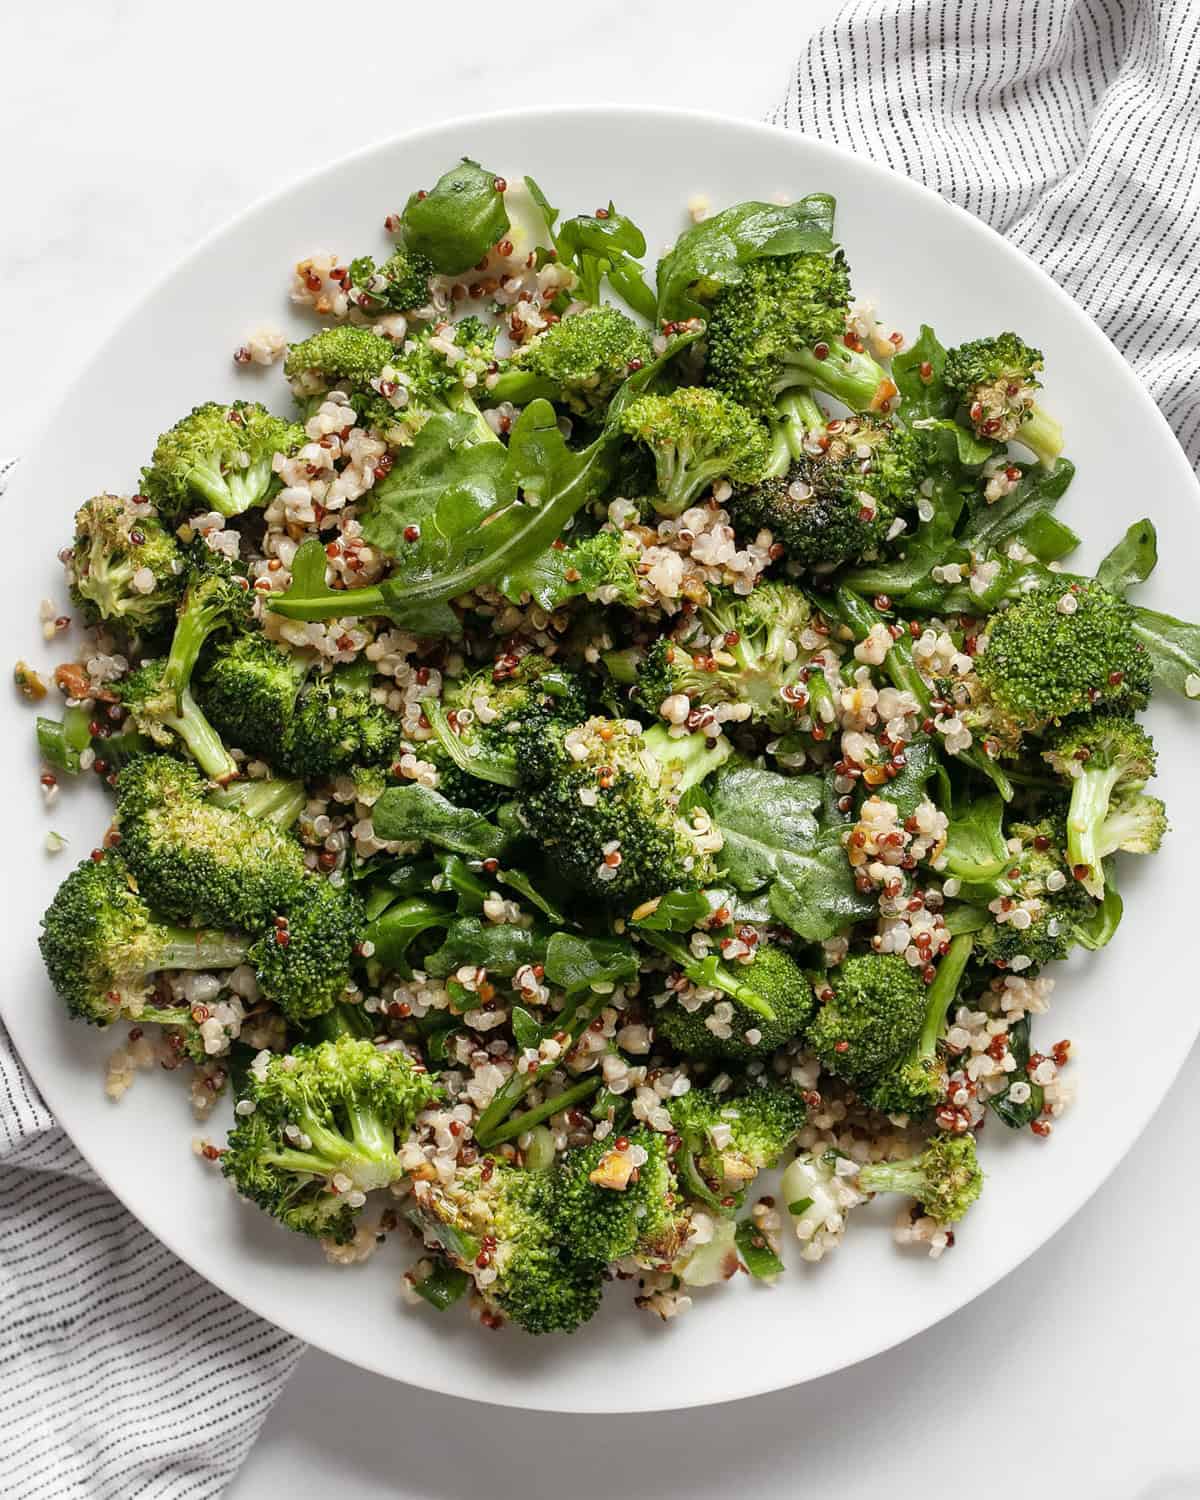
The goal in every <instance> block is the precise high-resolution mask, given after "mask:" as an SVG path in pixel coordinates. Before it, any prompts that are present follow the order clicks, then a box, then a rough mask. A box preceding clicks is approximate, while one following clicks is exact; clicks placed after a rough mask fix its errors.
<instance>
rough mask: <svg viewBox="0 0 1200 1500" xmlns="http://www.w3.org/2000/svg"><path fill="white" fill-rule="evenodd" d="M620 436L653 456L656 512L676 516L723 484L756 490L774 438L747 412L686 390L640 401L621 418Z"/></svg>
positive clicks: (724, 398)
mask: <svg viewBox="0 0 1200 1500" xmlns="http://www.w3.org/2000/svg"><path fill="white" fill-rule="evenodd" d="M619 420H620V427H621V431H622V432H623V433H624V434H625V435H626V437H630V438H633V439H635V440H636V441H637V442H639V443H644V444H645V446H646V447H647V448H649V450H650V451H651V453H653V455H654V462H655V466H656V471H657V483H658V495H657V497H655V498H654V500H653V504H654V508H655V510H657V511H658V512H659V514H660V515H664V516H678V515H680V514H681V513H682V512H683V511H685V510H686V509H687V508H688V506H689V505H691V503H692V501H693V500H695V499H696V498H697V497H698V496H699V495H701V494H702V493H703V491H704V490H706V489H708V488H710V487H711V486H712V485H714V484H715V483H716V482H717V481H718V480H720V479H728V480H730V481H731V482H732V483H734V484H753V483H755V481H756V480H758V479H760V478H761V477H762V475H763V473H764V472H765V470H766V466H767V462H768V459H769V457H770V438H769V436H768V433H767V429H766V427H765V426H764V425H763V424H762V422H760V421H759V420H758V418H757V417H755V416H754V415H753V414H752V413H751V412H749V411H747V410H746V408H745V407H744V406H739V405H738V403H737V402H736V401H732V400H730V399H729V397H727V396H724V395H722V394H721V393H720V392H719V391H710V390H704V389H702V388H700V387H698V386H682V387H680V388H679V389H678V390H675V391H671V392H670V393H669V394H668V395H665V396H659V395H648V396H639V397H638V399H637V400H636V401H633V402H631V403H630V404H629V406H627V407H626V408H625V410H624V411H623V412H622V413H621V416H620V419H619Z"/></svg>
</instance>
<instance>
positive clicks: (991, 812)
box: [945, 797, 1009, 881]
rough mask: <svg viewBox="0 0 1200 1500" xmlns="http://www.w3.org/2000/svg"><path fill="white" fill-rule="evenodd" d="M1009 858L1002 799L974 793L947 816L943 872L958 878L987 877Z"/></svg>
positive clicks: (1004, 864) (986, 878)
mask: <svg viewBox="0 0 1200 1500" xmlns="http://www.w3.org/2000/svg"><path fill="white" fill-rule="evenodd" d="M1008 862H1009V853H1008V843H1007V841H1006V840H1005V837H1004V800H1003V798H1001V797H977V798H974V799H972V801H971V802H970V803H968V804H967V806H966V807H965V808H963V810H962V811H961V812H958V811H956V812H955V813H954V815H953V816H952V817H951V819H950V827H949V829H948V830H947V834H946V865H945V873H946V874H947V875H952V876H954V877H956V878H957V879H958V880H967V881H981V880H991V879H993V878H994V877H995V876H997V875H999V874H1000V872H1001V871H1002V870H1003V869H1004V868H1005V866H1006V865H1007V864H1008Z"/></svg>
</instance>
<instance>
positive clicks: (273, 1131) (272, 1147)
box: [221, 1036, 441, 1244]
mask: <svg viewBox="0 0 1200 1500" xmlns="http://www.w3.org/2000/svg"><path fill="white" fill-rule="evenodd" d="M242 1097H243V1098H245V1099H248V1100H249V1101H250V1102H251V1103H252V1104H253V1105H254V1109H253V1111H252V1112H250V1113H248V1114H239V1115H238V1117H237V1124H236V1125H235V1126H234V1128H233V1129H232V1130H231V1131H230V1133H229V1139H228V1142H227V1146H226V1150H225V1151H224V1152H223V1153H222V1156H221V1171H222V1172H223V1173H224V1174H225V1176H226V1177H227V1178H229V1180H230V1181H231V1182H232V1183H233V1185H234V1187H235V1188H236V1189H237V1191H238V1192H239V1193H240V1194H241V1196H242V1197H244V1198H248V1199H249V1200H250V1201H251V1202H252V1203H255V1204H257V1205H258V1207H259V1208H261V1209H263V1210H264V1211H265V1212H266V1213H269V1214H270V1215H271V1217H272V1218H275V1219H278V1220H279V1222H280V1223H281V1224H284V1225H285V1226H286V1227H287V1228H288V1229H293V1230H297V1231H298V1232H299V1233H301V1234H310V1235H313V1236H315V1237H317V1238H319V1239H329V1240H333V1241H334V1242H335V1243H337V1244H345V1243H346V1242H347V1241H349V1240H351V1239H353V1238H354V1232H355V1227H356V1221H357V1218H358V1215H359V1213H360V1212H361V1210H362V1207H363V1205H364V1203H365V1202H366V1194H367V1193H369V1192H372V1191H373V1190H375V1189H377V1188H386V1187H389V1186H390V1185H391V1184H392V1183H393V1182H395V1181H397V1180H398V1179H399V1178H400V1177H402V1176H403V1175H404V1170H405V1169H404V1167H403V1166H402V1165H401V1162H400V1157H399V1154H398V1151H397V1139H398V1137H399V1138H403V1137H404V1136H405V1135H407V1133H408V1131H409V1130H410V1129H411V1127H412V1124H413V1121H414V1120H415V1119H416V1117H417V1115H418V1114H419V1113H420V1111H421V1110H422V1109H424V1108H426V1106H427V1105H429V1104H432V1103H433V1102H434V1101H435V1100H437V1099H438V1098H440V1097H441V1090H440V1089H439V1087H438V1086H437V1084H435V1083H434V1082H433V1080H432V1079H431V1078H430V1077H429V1076H428V1075H427V1074H426V1073H425V1071H424V1069H423V1068H419V1067H418V1066H417V1065H415V1064H414V1063H413V1062H412V1061H411V1059H410V1058H409V1057H408V1056H407V1054H406V1053H404V1052H400V1051H390V1050H389V1051H381V1050H380V1049H379V1048H377V1047H376V1046H375V1045H374V1044H373V1043H372V1042H369V1041H365V1040H362V1039H359V1038H356V1037H350V1036H343V1037H339V1038H338V1039H337V1040H336V1041H332V1042H322V1043H321V1044H320V1045H319V1046H316V1047H304V1046H301V1047H297V1048H296V1049H295V1050H294V1051H293V1052H290V1053H288V1054H287V1055H286V1056H274V1057H271V1058H270V1059H269V1060H268V1061H266V1062H264V1063H263V1064H262V1065H261V1066H259V1065H258V1064H256V1065H255V1066H254V1067H252V1068H251V1069H250V1071H249V1073H248V1074H247V1077H246V1089H245V1093H244V1094H243V1096H242Z"/></svg>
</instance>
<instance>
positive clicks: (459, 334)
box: [379, 318, 500, 445]
mask: <svg viewBox="0 0 1200 1500" xmlns="http://www.w3.org/2000/svg"><path fill="white" fill-rule="evenodd" d="M451 346H452V350H451ZM495 360H496V330H495V329H494V328H489V327H488V326H487V325H486V324H484V323H483V322H482V321H481V320H480V319H479V318H462V319H461V320H460V321H459V322H457V323H438V324H436V325H435V326H434V327H432V328H428V329H425V330H424V331H422V332H421V333H420V334H419V335H418V336H417V337H416V339H410V340H409V341H408V342H407V343H406V344H405V345H404V348H403V350H402V351H400V352H397V353H396V354H394V355H393V357H392V359H391V360H390V361H389V362H388V364H387V366H386V367H385V368H384V369H383V371H382V372H381V374H380V386H379V388H380V391H381V392H382V395H383V396H384V398H386V399H387V400H388V401H390V402H391V404H392V407H393V408H394V410H393V411H392V414H391V424H390V427H389V428H388V441H389V442H392V443H399V444H401V445H403V444H406V443H410V442H411V441H412V440H413V438H414V437H415V436H416V434H417V433H418V432H420V430H421V428H422V427H424V425H425V423H426V422H428V421H429V419H430V417H432V416H434V415H435V414H436V413H447V412H458V413H461V414H462V415H464V416H467V417H470V418H471V419H472V422H471V425H470V427H469V429H468V432H467V434H466V435H465V436H463V437H460V438H459V439H458V442H460V443H461V442H470V443H498V442H499V441H500V439H499V437H498V436H497V435H496V433H495V432H493V431H492V429H491V427H490V426H489V425H488V423H487V421H486V420H485V418H484V416H483V414H482V412H480V410H479V408H478V406H477V405H476V404H475V399H474V395H473V392H475V391H476V390H480V391H482V389H483V378H484V376H485V374H486V373H487V371H488V370H489V369H491V368H492V366H493V365H494V364H495Z"/></svg>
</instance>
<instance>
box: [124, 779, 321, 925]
mask: <svg viewBox="0 0 1200 1500" xmlns="http://www.w3.org/2000/svg"><path fill="white" fill-rule="evenodd" d="M204 789H205V784H204V781H203V779H202V777H201V776H200V774H199V772H198V771H197V770H196V769H195V767H194V766H192V765H190V764H188V763H187V762H185V761H178V760H173V759H172V758H171V757H170V756H166V755H143V756H138V757H136V758H135V759H133V760H131V761H130V762H129V763H128V765H126V766H125V767H123V769H122V770H121V771H120V773H119V774H118V776H117V820H118V825H119V829H120V833H121V853H122V856H123V857H124V859H125V861H126V862H127V864H128V865H129V867H130V869H131V870H132V871H133V873H134V875H135V877H136V878H137V881H138V884H139V885H140V887H141V888H142V889H143V890H146V891H153V892H154V904H155V908H156V909H157V910H159V911H161V912H162V913H163V914H164V915H165V916H167V917H170V918H172V919H173V920H176V921H182V922H186V921H199V922H205V923H211V924H214V925H226V924H227V925H228V926H230V927H238V928H242V929H244V930H246V931H250V932H255V931H260V930H262V929H263V928H264V927H265V926H266V925H267V924H268V923H269V922H270V920H271V919H272V917H274V916H275V914H276V913H278V912H288V911H290V910H291V909H292V905H291V904H292V902H293V901H294V899H295V898H296V896H297V894H298V892H299V891H300V889H301V885H302V882H303V881H304V879H305V875H306V871H305V867H304V856H303V853H302V851H301V848H300V845H299V844H298V843H297V842H296V841H295V839H293V838H291V837H289V836H288V835H287V834H286V833H284V832H283V831H282V830H281V829H279V828H276V827H275V826H274V825H273V824H271V823H265V822H259V821H257V820H256V819H254V818H252V817H249V816H247V814H245V813H243V812H239V811H237V810H236V809H231V808H222V807H214V806H213V805H212V804H211V803H209V802H207V801H205V798H204Z"/></svg>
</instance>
